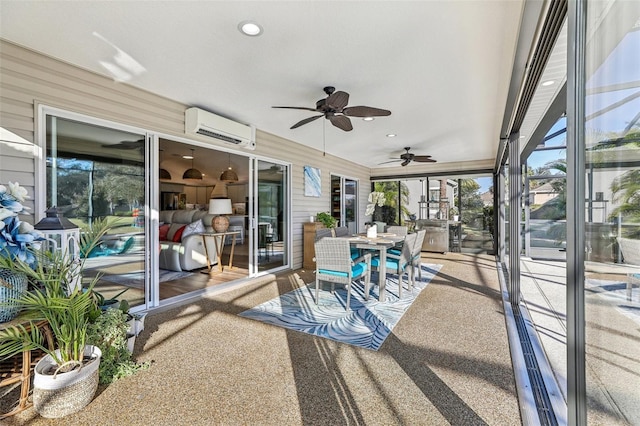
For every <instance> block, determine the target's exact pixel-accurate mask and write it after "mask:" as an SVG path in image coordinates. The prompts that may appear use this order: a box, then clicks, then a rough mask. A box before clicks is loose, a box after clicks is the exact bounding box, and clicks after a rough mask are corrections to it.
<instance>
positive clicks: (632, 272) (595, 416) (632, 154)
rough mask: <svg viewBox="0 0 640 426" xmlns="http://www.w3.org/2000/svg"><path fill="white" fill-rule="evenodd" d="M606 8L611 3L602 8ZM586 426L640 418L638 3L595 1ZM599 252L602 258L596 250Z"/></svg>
mask: <svg viewBox="0 0 640 426" xmlns="http://www.w3.org/2000/svg"><path fill="white" fill-rule="evenodd" d="M604 6H606V7H604ZM587 17H588V20H587V21H588V25H587V31H586V32H587V34H590V35H591V34H593V36H592V37H590V38H588V40H589V41H588V43H587V51H586V53H587V55H586V69H587V75H586V99H585V117H584V121H585V128H584V132H585V150H586V151H585V153H584V154H585V162H586V167H585V170H584V179H585V190H586V193H585V198H586V200H587V205H586V206H585V208H586V212H585V223H584V228H585V233H586V234H587V235H591V237H590V238H588V239H587V247H586V250H588V253H589V254H590V256H587V257H586V262H585V283H584V286H585V318H586V385H587V398H586V400H587V420H588V424H593V425H595V424H636V423H637V422H638V419H640V364H639V357H638V354H639V353H640V315H639V314H638V312H640V123H639V119H640V84H639V83H638V82H640V56H639V55H638V52H640V30H639V27H638V23H639V22H640V3H638V2H627V1H611V2H588V9H587ZM596 254H597V255H596Z"/></svg>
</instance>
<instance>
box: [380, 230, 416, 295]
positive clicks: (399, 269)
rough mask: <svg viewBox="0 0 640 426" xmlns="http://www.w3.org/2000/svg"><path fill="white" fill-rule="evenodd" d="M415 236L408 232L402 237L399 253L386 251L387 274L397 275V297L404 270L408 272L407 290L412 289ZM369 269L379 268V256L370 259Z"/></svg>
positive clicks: (400, 288)
mask: <svg viewBox="0 0 640 426" xmlns="http://www.w3.org/2000/svg"><path fill="white" fill-rule="evenodd" d="M417 237H418V234H408V235H407V236H406V237H405V238H404V243H403V244H402V249H401V250H400V254H399V255H396V254H394V253H390V252H387V261H386V266H387V274H397V275H398V297H402V287H403V276H404V273H405V272H408V275H409V276H408V280H409V282H408V286H407V287H408V289H409V291H411V290H412V289H413V280H414V271H413V263H412V253H413V248H414V245H415V242H416V238H417ZM407 267H410V268H408V271H407ZM371 269H373V270H376V271H379V270H380V257H378V256H376V257H374V258H373V259H371ZM380 279H381V280H383V279H384V280H386V279H387V277H380Z"/></svg>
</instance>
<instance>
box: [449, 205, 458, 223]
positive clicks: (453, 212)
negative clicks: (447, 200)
mask: <svg viewBox="0 0 640 426" xmlns="http://www.w3.org/2000/svg"><path fill="white" fill-rule="evenodd" d="M449 217H450V218H451V220H452V221H454V222H457V221H458V219H459V216H458V208H457V207H456V206H453V207H451V208H450V209H449Z"/></svg>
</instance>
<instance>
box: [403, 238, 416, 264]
mask: <svg viewBox="0 0 640 426" xmlns="http://www.w3.org/2000/svg"><path fill="white" fill-rule="evenodd" d="M416 238H418V234H408V235H407V236H406V237H404V243H403V244H402V251H401V252H400V262H399V263H400V266H402V265H406V264H407V263H410V262H411V259H412V258H413V249H414V246H415V243H416Z"/></svg>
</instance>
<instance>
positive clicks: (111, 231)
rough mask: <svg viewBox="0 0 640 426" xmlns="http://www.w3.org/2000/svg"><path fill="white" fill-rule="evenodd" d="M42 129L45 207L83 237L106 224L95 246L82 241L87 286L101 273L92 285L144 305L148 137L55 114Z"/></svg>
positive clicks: (105, 292)
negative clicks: (76, 228)
mask: <svg viewBox="0 0 640 426" xmlns="http://www.w3.org/2000/svg"><path fill="white" fill-rule="evenodd" d="M45 127H46V132H45V133H46V147H45V150H46V170H45V176H46V178H45V179H46V206H45V208H50V207H57V208H58V210H59V211H61V212H62V213H63V214H64V216H65V217H66V218H68V219H69V220H71V221H72V222H73V223H74V224H76V225H77V226H78V227H79V228H80V229H81V233H82V234H84V235H90V230H91V229H94V230H95V229H98V228H99V227H101V226H105V225H106V226H108V231H107V233H106V235H104V236H103V237H101V238H100V241H99V243H98V245H97V246H96V247H95V248H93V249H91V250H87V249H86V247H81V256H82V258H83V261H84V282H83V285H85V286H86V285H87V284H88V282H89V281H90V280H91V279H92V278H93V277H95V276H97V275H100V280H99V281H98V284H97V285H96V287H95V289H96V290H97V291H99V292H100V293H101V294H102V295H103V296H104V297H105V298H106V299H108V298H111V297H113V296H115V295H116V294H118V293H121V292H124V293H122V294H121V295H120V297H119V299H126V300H128V301H129V303H130V305H131V306H138V305H146V301H147V300H148V297H147V292H146V291H145V289H146V288H147V286H146V282H147V279H146V273H145V271H147V264H146V260H145V259H146V256H145V245H146V244H145V240H146V237H145V235H146V223H145V222H146V221H145V216H144V212H145V211H147V205H148V200H147V193H146V189H145V188H146V187H147V185H146V180H145V162H146V160H145V155H146V151H147V148H148V144H147V138H146V135H145V134H144V133H135V132H130V131H126V130H120V129H117V128H111V127H104V126H99V125H94V124H89V123H86V122H81V121H76V120H73V119H70V118H63V117H60V116H54V115H47V116H46V120H45ZM40 213H42V212H40Z"/></svg>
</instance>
